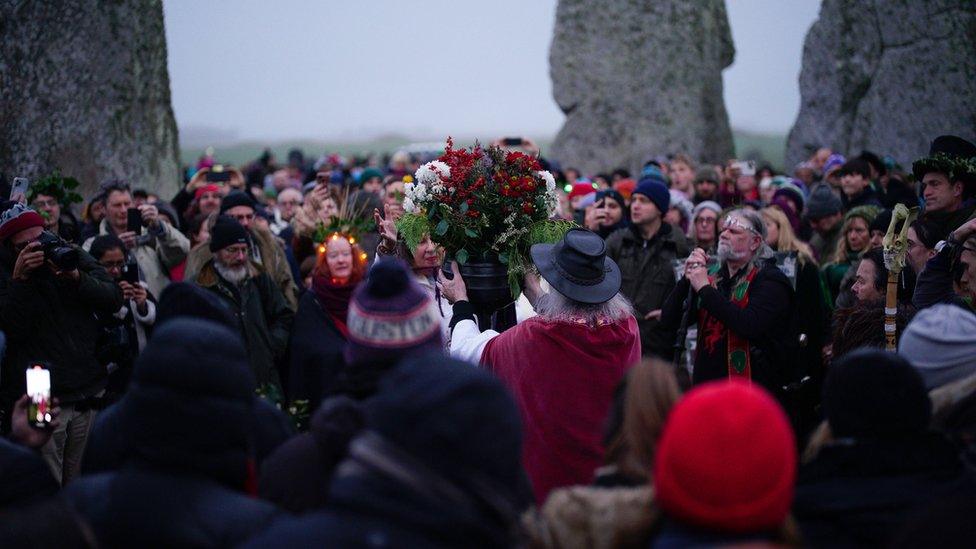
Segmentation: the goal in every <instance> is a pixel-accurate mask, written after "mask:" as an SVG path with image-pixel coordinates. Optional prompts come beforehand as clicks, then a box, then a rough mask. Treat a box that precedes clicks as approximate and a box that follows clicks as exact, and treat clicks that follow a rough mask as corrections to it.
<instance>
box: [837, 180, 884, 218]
mask: <svg viewBox="0 0 976 549" xmlns="http://www.w3.org/2000/svg"><path fill="white" fill-rule="evenodd" d="M840 201H841V204H843V205H844V211H850V210H851V209H852V208H856V207H858V206H877V207H879V208H884V205H883V204H882V203H881V196H880V195H879V194H878V191H876V190H874V185H873V184H870V185H868V186H867V187H865V188H864V191H862V192H861V194H859V195H857V196H855V197H854V198H848V197H847V195H846V194H844V193H841V195H840Z"/></svg>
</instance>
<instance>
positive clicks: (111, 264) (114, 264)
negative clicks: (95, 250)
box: [99, 261, 125, 269]
mask: <svg viewBox="0 0 976 549" xmlns="http://www.w3.org/2000/svg"><path fill="white" fill-rule="evenodd" d="M99 263H100V265H101V266H102V267H104V268H106V269H121V268H122V267H125V261H107V262H99Z"/></svg>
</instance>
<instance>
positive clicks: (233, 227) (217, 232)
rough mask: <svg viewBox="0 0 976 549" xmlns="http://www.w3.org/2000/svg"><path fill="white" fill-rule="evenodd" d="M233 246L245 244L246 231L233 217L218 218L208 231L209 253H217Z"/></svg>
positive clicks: (223, 216)
mask: <svg viewBox="0 0 976 549" xmlns="http://www.w3.org/2000/svg"><path fill="white" fill-rule="evenodd" d="M233 244H247V229H245V228H244V227H243V226H242V225H241V224H240V223H238V222H237V220H236V219H234V218H233V217H230V216H228V215H222V216H219V217H218V218H217V222H216V223H214V226H213V228H212V229H210V251H211V252H217V251H219V250H223V249H224V248H226V247H227V246H231V245H233Z"/></svg>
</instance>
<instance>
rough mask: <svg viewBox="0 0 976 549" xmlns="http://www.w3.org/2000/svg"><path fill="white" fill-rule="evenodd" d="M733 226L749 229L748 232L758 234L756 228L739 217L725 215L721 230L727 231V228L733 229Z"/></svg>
mask: <svg viewBox="0 0 976 549" xmlns="http://www.w3.org/2000/svg"><path fill="white" fill-rule="evenodd" d="M733 228H739V229H742V230H744V231H749V232H750V233H752V234H755V235H758V234H759V231H757V230H756V229H754V228H752V226H751V225H749V224H747V223H746V222H745V221H743V220H742V219H740V218H738V217H736V216H732V215H728V216H725V221H723V222H722V231H723V232H724V231H728V230H730V229H733Z"/></svg>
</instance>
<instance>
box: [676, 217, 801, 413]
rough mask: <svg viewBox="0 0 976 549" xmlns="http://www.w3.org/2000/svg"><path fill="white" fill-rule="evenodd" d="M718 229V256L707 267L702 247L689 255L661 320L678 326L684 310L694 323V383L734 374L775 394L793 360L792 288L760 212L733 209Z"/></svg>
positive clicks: (786, 375)
mask: <svg viewBox="0 0 976 549" xmlns="http://www.w3.org/2000/svg"><path fill="white" fill-rule="evenodd" d="M719 231H720V232H719V244H718V250H717V253H716V258H717V260H718V261H717V262H713V264H711V265H709V258H708V254H706V253H705V251H704V250H702V249H701V248H696V249H695V250H694V251H693V252H692V253H691V255H690V256H689V257H688V259H687V260H686V261H685V273H684V278H683V279H682V280H681V281H680V282H679V283H678V285H677V286H676V287H675V289H674V292H672V293H671V296H670V297H668V300H667V302H666V303H665V305H664V308H663V309H662V317H661V323H662V324H663V325H664V326H665V327H667V328H668V329H669V330H677V328H678V325H679V323H680V322H681V320H682V318H683V315H684V313H685V307H686V306H688V307H690V308H691V309H690V315H689V316H688V317H687V318H688V319H689V322H695V321H697V322H698V346H697V353H696V356H695V369H694V373H693V376H692V381H693V383H694V384H699V383H702V382H705V381H709V380H714V379H731V378H740V379H746V380H751V381H754V382H756V383H759V384H761V385H763V386H764V387H765V388H766V389H768V390H770V391H771V392H772V393H773V394H774V395H776V394H779V393H781V392H782V387H783V385H784V384H786V383H788V382H789V381H790V380H791V379H792V377H793V376H792V375H791V373H792V372H791V366H790V365H791V364H792V363H793V362H795V360H794V359H793V358H792V357H791V354H792V353H794V352H795V351H796V341H795V337H794V329H793V325H794V321H795V319H794V315H795V309H796V305H795V297H794V292H793V288H792V286H791V285H790V282H789V279H787V278H786V275H784V274H783V273H782V272H781V271H780V270H779V269H778V268H777V267H776V264H775V262H774V261H773V259H772V256H773V253H772V250H771V249H770V248H769V246H767V245H766V226H765V224H764V223H763V218H762V216H761V215H759V214H758V213H756V212H754V211H752V210H747V209H739V210H734V211H732V212H730V213H729V215H728V216H726V217H725V219H724V220H723V221H721V222H720V224H719ZM689 298H690V299H691V303H690V304H688V303H686V301H687V299H689Z"/></svg>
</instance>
